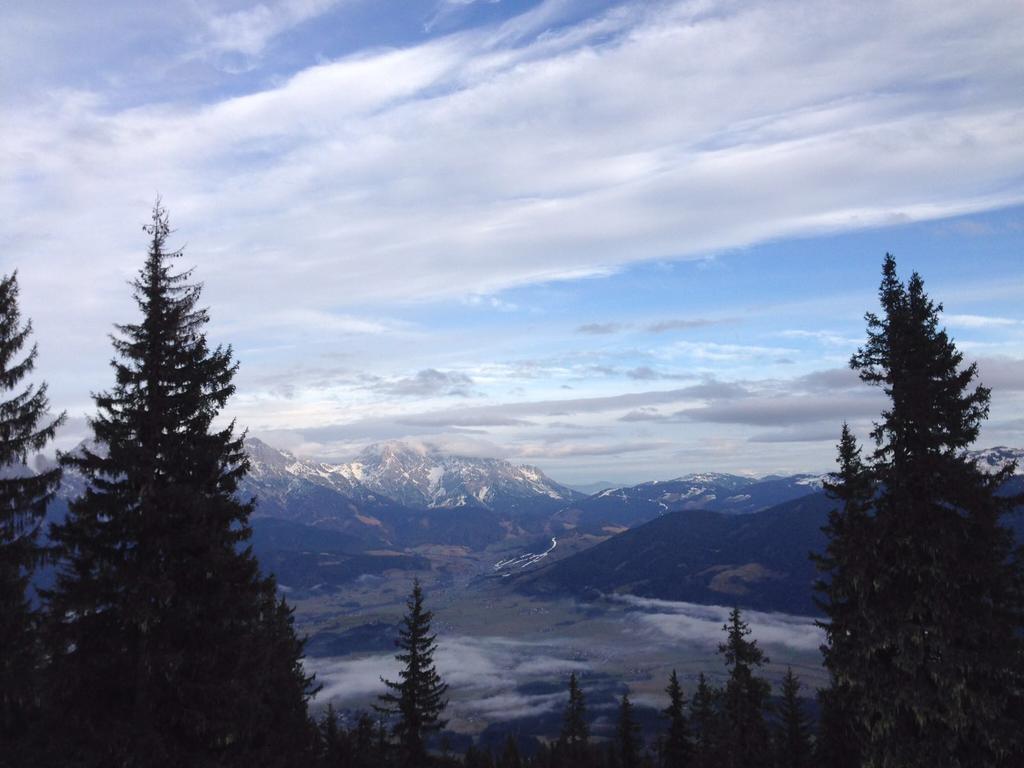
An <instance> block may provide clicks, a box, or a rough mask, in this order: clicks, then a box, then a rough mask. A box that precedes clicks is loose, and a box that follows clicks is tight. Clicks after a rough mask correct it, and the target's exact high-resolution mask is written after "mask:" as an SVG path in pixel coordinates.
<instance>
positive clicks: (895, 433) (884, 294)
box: [850, 254, 990, 464]
mask: <svg viewBox="0 0 1024 768" xmlns="http://www.w3.org/2000/svg"><path fill="white" fill-rule="evenodd" d="M879 300H880V302H881V305H882V310H883V315H882V316H881V317H879V316H878V315H876V314H874V313H873V312H868V313H867V314H866V315H865V319H866V321H867V325H868V330H867V333H868V338H867V342H866V343H865V344H864V345H863V346H862V347H860V348H859V349H858V350H857V352H856V353H855V354H854V355H853V356H852V357H851V358H850V367H852V368H854V369H855V370H857V371H859V373H860V377H861V379H862V380H863V381H865V382H867V383H869V384H872V385H875V386H879V387H881V388H882V389H883V391H884V392H885V394H886V395H887V396H888V397H889V398H890V400H891V406H890V407H889V408H888V409H886V410H884V411H883V412H882V421H881V422H878V423H876V424H875V428H874V430H873V432H872V436H873V437H874V439H875V442H876V444H877V446H878V449H877V450H876V454H875V457H876V459H879V460H882V459H887V458H889V457H891V459H892V460H893V461H895V462H896V463H898V464H902V461H903V460H904V459H905V458H906V457H908V456H911V455H927V454H935V453H951V452H955V451H959V450H962V449H964V448H966V447H967V446H969V445H970V444H971V443H973V442H974V440H975V439H976V438H977V436H978V431H979V429H980V425H981V422H982V421H983V420H984V419H985V418H986V417H987V416H988V408H989V399H990V391H989V389H988V388H987V387H984V386H982V385H978V386H977V387H975V388H974V389H973V390H969V387H970V384H971V382H972V381H973V380H974V379H975V378H976V377H977V373H978V371H977V364H976V363H971V364H970V365H966V366H964V365H963V359H964V358H963V353H962V352H960V351H959V350H958V349H957V348H956V345H955V344H954V343H953V340H952V339H951V338H950V337H949V335H948V334H947V333H946V330H945V329H944V328H941V327H940V326H939V315H940V313H941V312H942V304H936V303H935V302H933V301H932V300H931V299H930V298H929V297H928V295H927V294H926V293H925V290H924V280H922V278H921V276H920V275H919V274H918V273H916V272H914V273H913V274H912V275H911V276H910V279H909V280H908V281H907V283H906V284H904V283H903V282H901V281H900V279H899V277H898V275H897V273H896V260H895V258H894V257H893V256H892V254H886V257H885V263H884V264H883V267H882V282H881V285H880V287H879Z"/></svg>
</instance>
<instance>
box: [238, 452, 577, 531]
mask: <svg viewBox="0 0 1024 768" xmlns="http://www.w3.org/2000/svg"><path fill="white" fill-rule="evenodd" d="M246 448H247V450H248V452H249V455H250V457H251V459H252V477H253V479H255V480H257V481H258V482H259V483H260V484H266V483H267V482H268V481H270V480H272V479H276V480H277V481H278V482H279V483H280V482H281V481H287V480H290V479H295V478H300V479H302V480H306V481H308V482H311V483H315V484H317V485H321V486H324V487H327V488H330V489H332V490H334V491H336V492H338V493H342V494H344V495H346V496H348V497H350V498H353V499H357V500H360V501H363V500H367V499H370V498H371V497H379V496H383V497H386V498H387V499H390V500H391V501H393V502H397V503H398V504H400V505H402V506H404V507H409V508H413V509H439V508H447V509H452V508H458V507H477V508H483V509H486V510H490V511H492V512H497V513H499V514H501V515H532V514H542V513H545V512H553V511H555V510H556V509H560V508H561V507H563V506H565V505H566V504H570V503H572V502H573V501H576V500H578V499H582V498H583V495H582V494H580V493H577V492H575V491H573V490H571V489H569V488H567V487H565V486H563V485H560V484H559V483H556V482H555V481H553V480H552V479H551V478H549V477H548V476H547V475H545V474H544V473H543V472H541V471H540V470H539V469H537V468H536V467H531V466H526V465H516V464H512V463H511V462H508V461H503V460H500V459H476V458H467V457H461V456H447V455H442V454H438V453H432V452H429V451H426V450H422V449H418V448H416V447H413V446H410V445H407V444H405V443H400V442H388V443H381V444H377V445H372V446H370V447H368V448H367V449H365V450H364V451H363V452H362V453H360V454H359V456H357V457H356V459H355V460H354V461H352V462H349V463H345V464H325V463H322V462H315V461H306V460H300V459H297V458H296V457H295V456H293V455H292V454H290V453H288V452H286V451H278V450H276V449H273V448H271V447H270V446H268V445H267V444H266V443H263V442H262V441H260V440H256V439H250V440H248V441H247V443H246Z"/></svg>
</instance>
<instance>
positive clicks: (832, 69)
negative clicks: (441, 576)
mask: <svg viewBox="0 0 1024 768" xmlns="http://www.w3.org/2000/svg"><path fill="white" fill-rule="evenodd" d="M1015 6H1017V4H1016V3H1015V2H1012V1H1009V0H1007V1H1005V2H998V1H995V0H993V1H992V2H985V1H981V2H974V3H970V4H964V3H954V2H929V3H922V2H886V3H872V2H866V3H859V4H850V3H842V2H825V1H812V2H785V1H782V2H771V3H768V2H765V3H756V2H670V1H668V0H666V1H664V2H660V1H654V2H643V3H629V2H623V3H614V2H598V1H597V0H594V1H593V2H587V1H584V2H565V1H559V0H547V1H546V2H537V1H534V2H526V1H520V2H509V0H500V1H496V2H485V1H483V0H477V2H473V1H472V0H461V1H459V2H454V1H451V0H449V1H445V0H406V1H405V2H397V1H395V2H388V1H386V0H377V1H376V2H371V1H370V0H268V1H267V2H263V3H255V4H253V3H240V2H223V3H220V2H198V1H197V0H177V1H175V2H167V3H163V4H158V5H151V6H139V5H138V4H136V3H127V2H125V3H118V2H107V3H103V4H82V3H77V2H47V3H42V4H40V3H27V2H18V1H17V0H15V2H13V3H5V4H4V6H3V8H2V9H0V48H2V49H3V50H4V51H5V67H4V69H3V71H2V72H0V78H2V79H0V108H2V109H3V113H4V122H3V127H2V131H3V135H4V141H3V144H2V146H0V203H2V204H3V207H4V211H5V216H4V217H3V219H2V220H0V268H2V269H3V271H5V272H6V271H10V270H12V269H15V268H17V269H18V270H19V275H20V279H21V286H22V298H23V307H24V310H25V311H26V313H27V314H29V315H31V316H32V318H33V320H34V322H35V327H36V332H37V340H38V341H39V344H40V352H41V361H40V362H41V365H40V374H41V375H42V376H44V377H45V378H46V379H47V380H48V381H49V382H50V386H51V394H52V400H53V402H54V405H55V406H57V407H59V408H66V409H68V411H69V412H70V413H71V415H72V416H73V417H74V418H72V420H71V422H70V426H69V429H68V430H67V432H66V434H65V435H64V436H63V438H62V440H63V441H64V443H65V444H66V443H70V442H73V441H75V440H77V439H80V438H81V437H82V436H83V435H84V433H85V428H84V419H83V417H84V415H85V414H87V413H88V412H89V410H90V408H91V405H90V399H89V394H90V392H91V391H97V390H100V389H103V388H105V387H107V386H109V384H110V381H111V378H110V371H109V369H108V368H107V361H108V359H109V357H110V354H111V353H110V348H109V341H108V338H107V334H108V333H109V331H110V329H111V326H112V324H113V323H114V322H118V321H124V320H128V319H130V318H131V317H132V313H133V307H132V305H131V302H130V298H129V295H128V291H127V289H126V286H125V281H126V280H128V279H129V278H130V277H131V275H132V274H133V272H134V270H136V269H137V268H138V266H139V264H140V263H141V260H142V256H143V253H144V248H145V239H144V235H143V234H142V233H141V231H140V225H141V224H142V223H143V222H144V221H145V220H146V217H147V212H148V209H149V207H150V206H151V205H152V202H153V199H154V197H155V196H156V194H157V193H160V194H161V195H162V196H163V199H164V201H165V203H166V205H167V207H168V208H169V210H170V212H171V216H172V220H173V223H174V225H175V226H176V227H177V229H178V233H177V238H178V243H179V244H181V245H184V246H185V249H186V250H185V259H184V262H183V264H184V265H186V266H195V267H196V273H195V274H196V277H197V279H199V280H201V281H203V282H204V284H205V297H206V300H207V301H208V302H209V304H210V307H211V311H212V317H213V323H212V326H211V329H210V333H211V336H212V337H213V339H214V340H215V341H218V342H225V343H231V344H233V345H234V348H235V350H236V353H237V356H238V358H239V360H240V362H241V364H242V368H241V373H240V375H239V379H238V384H239V390H238V395H237V396H236V398H235V399H234V401H233V403H232V406H231V413H230V415H231V416H234V417H237V419H238V422H239V424H240V425H242V426H245V427H248V428H249V429H250V431H251V433H252V434H255V435H258V436H261V437H264V438H265V439H267V440H268V442H271V443H273V444H277V445H280V446H283V447H289V448H291V449H293V450H295V451H296V452H298V453H301V454H305V455H311V456H318V457H323V458H339V459H340V458H344V457H348V456H350V455H351V454H353V453H354V452H356V451H357V450H358V449H359V448H360V447H361V446H363V445H365V444H366V443H368V442H373V441H377V440H382V439H407V440H414V441H418V442H420V443H423V444H426V445H434V446H438V447H440V448H442V449H445V450H451V451H457V452H461V453H468V454H474V455H487V456H506V457H509V458H512V459H514V460H517V461H529V462H531V463H535V464H538V465H539V466H541V467H542V468H544V469H545V470H547V471H549V472H550V473H551V474H552V475H553V476H555V477H556V478H561V479H565V480H567V481H575V482H585V481H590V480H598V479H601V480H611V481H615V482H631V481H639V480H644V479H650V478H658V477H672V476H676V475H679V474H682V473H684V472H691V471H699V470H710V469H714V470H725V471H737V472H753V473H766V472H776V471H779V472H788V471H797V470H812V471H818V470H826V469H828V468H830V465H831V462H832V456H833V452H834V451H833V448H832V445H833V443H834V442H835V437H836V435H837V433H838V429H839V424H840V423H841V421H842V420H843V419H847V420H849V421H850V422H851V423H852V424H853V425H854V427H855V428H856V430H857V431H858V432H859V433H860V434H861V435H866V432H867V430H868V429H869V428H870V421H871V417H872V415H873V414H877V412H878V409H879V407H880V405H881V403H880V401H879V399H878V397H877V395H876V394H875V393H873V392H872V391H871V390H869V389H867V388H865V387H863V386H861V385H859V384H858V382H857V381H856V378H855V377H854V376H852V374H850V373H849V372H848V371H847V370H846V368H845V363H846V361H847V360H848V359H849V356H850V354H851V353H852V352H853V351H854V350H855V349H856V346H857V344H858V343H859V342H860V341H861V340H862V339H863V335H864V322H863V314H864V312H865V311H867V310H869V309H873V308H874V304H875V291H876V288H877V283H878V278H879V269H880V265H881V261H882V257H883V255H884V254H885V252H887V251H891V252H893V253H895V254H896V257H897V261H898V263H899V266H900V269H901V271H903V272H904V274H907V275H909V273H910V271H912V270H918V271H919V272H921V273H922V274H923V276H924V277H925V280H926V283H927V285H928V287H929V289H930V291H931V293H932V295H933V296H934V297H935V298H936V299H938V300H940V301H943V302H944V303H945V307H946V315H945V322H946V324H947V325H948V327H949V330H950V331H951V333H952V334H953V335H954V337H955V338H956V339H957V341H958V342H959V343H960V345H961V347H962V348H963V349H964V350H965V352H966V353H967V354H968V356H969V357H970V358H971V359H976V360H977V361H978V363H979V367H980V370H981V373H982V378H983V380H984V381H985V383H987V384H990V385H991V386H992V387H993V390H994V395H993V408H992V418H991V419H990V422H989V424H988V425H987V426H986V429H985V432H984V433H983V436H982V440H981V443H982V444H983V445H996V444H1004V445H1017V446H1024V309H1022V307H1024V302H1022V299H1024V279H1022V278H1024V255H1022V245H1024V132H1022V131H1021V130H1020V126H1021V125H1022V124H1024V95H1022V94H1024V89H1022V87H1021V86H1022V84H1024V15H1022V14H1020V13H1019V6H1017V7H1015Z"/></svg>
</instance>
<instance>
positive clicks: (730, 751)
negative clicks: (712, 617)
mask: <svg viewBox="0 0 1024 768" xmlns="http://www.w3.org/2000/svg"><path fill="white" fill-rule="evenodd" d="M722 629H723V630H725V632H726V641H725V642H724V643H723V644H721V645H720V646H718V652H719V653H721V654H722V656H723V657H724V659H725V665H726V667H728V668H729V679H728V681H727V682H726V684H725V690H724V691H723V693H722V734H721V735H722V741H721V749H722V754H723V759H724V762H725V765H727V766H729V767H730V768H757V767H758V766H764V765H768V764H769V763H770V761H771V750H770V741H769V736H768V723H767V721H766V720H765V709H766V707H767V705H768V697H769V695H770V694H771V685H769V683H768V681H767V680H765V679H764V678H762V677H758V676H757V674H756V671H757V669H758V668H759V667H761V666H763V665H764V664H766V663H768V659H767V658H765V655H764V653H763V652H762V651H761V649H760V648H759V647H758V646H757V641H756V640H748V639H747V636H748V635H749V634H750V627H748V626H747V623H746V622H745V621H743V618H742V616H741V614H740V609H739V608H733V609H732V611H730V613H729V621H728V623H727V624H725V625H724V626H723V627H722Z"/></svg>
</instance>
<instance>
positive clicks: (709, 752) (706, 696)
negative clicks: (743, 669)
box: [690, 672, 722, 768]
mask: <svg viewBox="0 0 1024 768" xmlns="http://www.w3.org/2000/svg"><path fill="white" fill-rule="evenodd" d="M721 698H722V692H721V691H720V690H718V689H717V688H713V687H712V686H711V685H710V684H709V683H708V681H707V678H705V677H704V673H703V672H701V673H700V674H699V675H698V677H697V688H696V690H695V691H694V692H693V698H692V699H691V700H690V723H691V724H692V726H693V731H694V743H693V765H694V766H695V768H711V766H717V765H720V764H721V760H720V759H719V742H720V738H719V732H720V730H721V728H720V727H719V707H720V704H721Z"/></svg>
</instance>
